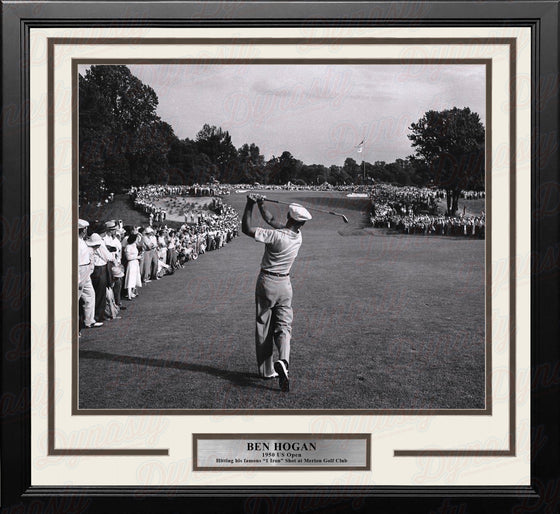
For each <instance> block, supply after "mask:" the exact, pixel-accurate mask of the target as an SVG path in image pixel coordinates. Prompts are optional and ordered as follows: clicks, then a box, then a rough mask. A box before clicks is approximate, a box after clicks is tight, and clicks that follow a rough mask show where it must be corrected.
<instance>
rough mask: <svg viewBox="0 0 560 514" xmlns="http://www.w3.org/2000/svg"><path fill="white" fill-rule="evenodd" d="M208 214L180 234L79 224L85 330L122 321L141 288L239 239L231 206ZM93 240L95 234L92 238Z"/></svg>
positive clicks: (115, 223)
mask: <svg viewBox="0 0 560 514" xmlns="http://www.w3.org/2000/svg"><path fill="white" fill-rule="evenodd" d="M218 204H219V209H218V208H217V209H216V211H218V212H210V211H209V212H206V213H203V214H202V215H201V216H199V217H198V218H197V220H196V222H195V223H192V224H188V223H184V224H183V225H181V226H180V227H179V228H177V229H173V228H168V227H167V226H166V225H163V224H160V225H159V226H158V227H152V226H151V225H147V226H144V227H142V226H130V225H125V224H124V223H123V221H122V220H109V221H107V222H105V223H98V222H95V223H92V225H91V227H90V224H89V222H88V221H87V220H82V219H80V220H79V223H78V229H79V262H78V264H79V279H78V290H79V299H80V328H84V327H86V328H93V327H100V326H102V325H103V323H104V321H105V320H108V319H119V318H120V317H121V316H120V311H121V310H125V309H126V306H125V305H124V304H123V300H125V299H126V300H130V301H132V300H133V299H134V298H136V297H137V296H138V295H139V293H140V290H141V288H142V287H145V286H146V285H147V284H149V283H150V282H152V281H154V280H160V279H161V278H163V277H164V276H165V275H173V274H174V273H175V271H176V270H179V269H182V268H184V267H185V265H186V263H187V262H188V261H194V260H196V259H197V258H198V256H199V255H201V254H204V253H206V252H208V251H212V250H218V249H220V248H222V247H223V246H225V245H226V244H227V243H229V242H231V241H232V239H233V238H234V237H236V236H238V234H239V216H238V214H237V212H236V211H235V210H234V209H233V208H232V207H231V206H229V205H226V204H223V202H221V201H220V202H216V206H217V205H218ZM88 234H91V235H89V236H88Z"/></svg>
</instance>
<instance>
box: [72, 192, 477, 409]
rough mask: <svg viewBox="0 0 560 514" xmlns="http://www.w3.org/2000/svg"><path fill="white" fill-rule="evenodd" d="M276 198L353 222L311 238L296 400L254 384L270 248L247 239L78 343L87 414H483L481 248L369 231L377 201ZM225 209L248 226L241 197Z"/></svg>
mask: <svg viewBox="0 0 560 514" xmlns="http://www.w3.org/2000/svg"><path fill="white" fill-rule="evenodd" d="M267 194H268V196H269V197H271V198H275V199H279V200H282V201H298V202H299V203H302V204H304V205H307V206H311V207H313V206H316V207H319V208H329V209H333V210H336V211H340V212H341V213H343V214H345V215H346V216H347V217H348V218H349V219H350V224H348V225H346V224H344V223H343V222H342V220H341V219H340V218H338V217H335V216H331V215H329V214H322V213H317V212H313V216H314V219H313V220H312V221H311V222H309V223H308V224H307V225H306V226H305V227H304V229H303V245H302V248H301V250H300V254H299V257H298V259H297V261H296V264H295V266H294V268H293V270H292V284H293V289H294V302H293V303H294V315H295V319H294V325H293V340H292V354H291V364H290V378H291V391H290V392H289V393H288V394H285V393H281V392H280V391H279V389H278V383H277V381H276V380H272V381H263V380H261V379H259V378H258V377H257V375H256V361H255V352H254V339H253V338H254V326H253V323H254V285H255V280H256V277H257V274H258V270H259V263H260V259H261V256H262V251H263V247H262V246H261V245H260V244H258V243H256V242H255V241H253V240H251V239H250V238H248V237H247V236H245V235H241V236H240V237H238V238H236V239H235V240H234V241H233V242H231V243H230V244H229V245H226V246H225V247H224V248H222V249H221V250H219V251H214V252H210V253H207V254H205V255H202V256H201V257H200V258H199V259H198V260H197V261H195V262H190V263H187V265H186V267H185V269H183V270H179V271H178V272H177V273H175V275H173V276H168V277H164V278H163V279H162V280H160V281H157V282H151V283H150V284H148V285H147V286H146V287H144V288H142V289H141V290H140V296H139V297H138V298H136V299H135V300H133V301H132V302H127V301H125V305H126V306H127V307H128V309H127V310H126V311H123V312H122V313H121V315H122V319H120V320H113V321H109V322H107V323H105V325H104V326H103V327H101V328H98V329H90V330H84V331H83V332H82V337H81V340H80V373H79V386H80V390H79V397H80V407H81V408H156V409H160V408H203V409H222V408H226V409H240V408H241V409H253V408H254V409H271V408H281V409H284V408H285V409H314V408H323V409H329V408H334V409H347V408H348V409H379V408H431V409H435V408H482V407H484V382H485V379H484V356H485V352H484V241H481V240H471V239H466V238H465V239H463V238H451V237H442V236H407V235H400V234H396V235H395V234H390V233H386V232H385V231H384V230H382V229H373V228H368V227H366V226H365V224H364V217H363V214H362V212H365V211H366V210H367V200H364V199H349V198H346V197H345V195H344V194H342V193H313V192H293V193H292V192H279V193H267ZM225 201H226V202H228V203H230V204H231V205H233V206H234V207H235V208H236V209H237V210H238V211H239V212H240V213H241V212H242V210H243V206H244V204H245V194H232V195H231V196H230V197H226V198H225ZM115 202H116V201H115ZM117 205H120V208H121V209H123V211H122V212H121V213H120V215H119V216H116V215H113V214H111V216H107V218H109V217H119V218H122V219H123V220H124V221H125V224H128V221H129V220H128V218H129V217H132V216H134V215H135V214H137V213H135V211H130V210H128V207H127V205H126V203H125V202H121V203H120V204H117V203H115V204H114V206H115V207H116V206H117ZM269 208H270V210H272V211H273V212H275V213H276V214H277V215H278V216H280V217H282V218H283V217H285V213H286V212H287V207H285V206H278V205H275V204H269ZM258 216H259V215H258V214H257V218H256V219H260V218H259V217H258ZM133 223H136V221H133ZM144 223H145V221H144ZM262 226H265V225H264V224H262Z"/></svg>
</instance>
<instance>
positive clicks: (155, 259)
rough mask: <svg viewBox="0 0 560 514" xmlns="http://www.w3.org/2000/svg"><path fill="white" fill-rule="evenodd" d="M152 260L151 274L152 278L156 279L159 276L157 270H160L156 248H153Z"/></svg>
mask: <svg viewBox="0 0 560 514" xmlns="http://www.w3.org/2000/svg"><path fill="white" fill-rule="evenodd" d="M151 253H152V262H151V265H150V268H151V269H150V276H151V278H152V280H155V279H156V278H157V271H158V260H159V259H158V252H157V249H156V250H152V252H151Z"/></svg>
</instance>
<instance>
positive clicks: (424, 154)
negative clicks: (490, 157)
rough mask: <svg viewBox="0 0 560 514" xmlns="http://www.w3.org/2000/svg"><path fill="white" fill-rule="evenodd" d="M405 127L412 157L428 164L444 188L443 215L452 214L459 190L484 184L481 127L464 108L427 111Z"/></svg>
mask: <svg viewBox="0 0 560 514" xmlns="http://www.w3.org/2000/svg"><path fill="white" fill-rule="evenodd" d="M409 130H410V131H411V133H410V134H409V135H408V138H409V139H410V140H411V141H412V147H413V148H414V149H415V155H414V157H415V158H416V159H418V160H420V161H423V162H424V163H426V164H427V165H429V166H430V168H431V170H432V173H433V180H434V184H435V185H437V186H439V187H441V188H443V189H445V191H446V194H447V215H449V216H452V215H455V213H456V212H457V209H458V201H459V196H460V193H461V190H462V189H478V188H482V187H483V185H484V172H485V166H484V126H483V125H482V123H481V121H480V117H479V115H478V114H477V113H475V112H472V111H471V110H470V109H469V108H468V107H465V108H463V109H459V108H457V107H454V108H453V109H446V110H444V111H428V112H426V113H425V114H424V116H422V118H420V119H419V120H418V121H417V122H416V123H413V124H412V125H411V126H410V128H409Z"/></svg>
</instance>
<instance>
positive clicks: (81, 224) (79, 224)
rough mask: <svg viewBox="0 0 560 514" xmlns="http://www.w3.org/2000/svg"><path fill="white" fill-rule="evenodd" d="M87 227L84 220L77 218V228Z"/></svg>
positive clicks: (87, 224)
mask: <svg viewBox="0 0 560 514" xmlns="http://www.w3.org/2000/svg"><path fill="white" fill-rule="evenodd" d="M87 227H89V223H88V222H87V221H86V220H81V219H80V220H78V228H79V229H82V228H87Z"/></svg>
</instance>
